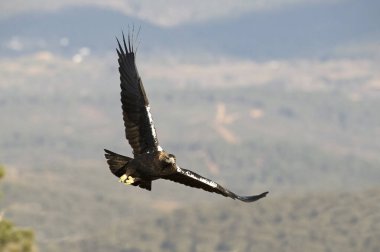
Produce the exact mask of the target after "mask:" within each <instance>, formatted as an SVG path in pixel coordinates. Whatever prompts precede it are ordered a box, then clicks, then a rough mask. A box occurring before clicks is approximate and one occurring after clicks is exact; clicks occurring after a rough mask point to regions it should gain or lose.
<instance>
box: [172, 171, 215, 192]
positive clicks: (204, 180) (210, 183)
mask: <svg viewBox="0 0 380 252" xmlns="http://www.w3.org/2000/svg"><path fill="white" fill-rule="evenodd" d="M177 172H179V173H182V174H185V175H186V176H188V177H190V178H193V179H195V180H198V181H200V182H202V183H204V184H206V185H209V186H211V187H213V188H216V187H217V186H218V185H217V184H216V183H215V182H214V181H211V180H209V179H206V178H202V177H197V176H195V175H194V174H193V173H191V172H189V171H184V170H182V169H181V168H180V167H179V166H177Z"/></svg>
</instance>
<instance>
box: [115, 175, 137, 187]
mask: <svg viewBox="0 0 380 252" xmlns="http://www.w3.org/2000/svg"><path fill="white" fill-rule="evenodd" d="M135 181H136V180H135V178H133V177H132V176H127V175H125V174H124V175H123V176H121V177H120V179H119V182H120V183H123V184H127V185H131V184H133V183H135Z"/></svg>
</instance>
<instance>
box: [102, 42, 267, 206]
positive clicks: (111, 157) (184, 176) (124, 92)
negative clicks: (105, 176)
mask: <svg viewBox="0 0 380 252" xmlns="http://www.w3.org/2000/svg"><path fill="white" fill-rule="evenodd" d="M116 40H117V43H118V45H119V48H118V49H116V51H117V54H118V56H119V60H118V62H119V72H120V81H121V83H120V87H121V103H122V110H123V120H124V126H125V135H126V138H127V139H128V142H129V144H130V145H131V147H132V149H133V158H130V157H126V156H122V155H119V154H116V153H114V152H112V151H109V150H106V149H105V150H104V151H105V152H106V153H105V157H106V159H107V163H108V165H109V168H110V170H111V172H112V173H113V174H114V175H115V176H117V177H118V178H119V181H120V182H122V183H124V184H127V185H133V186H139V187H141V188H144V189H146V190H149V191H150V190H151V189H152V181H153V180H156V179H167V180H171V181H174V182H177V183H181V184H184V185H187V186H191V187H195V188H201V189H203V190H205V191H208V192H214V193H218V194H221V195H223V196H225V197H230V198H232V199H238V200H241V201H244V202H253V201H256V200H258V199H260V198H263V197H265V196H266V195H267V193H268V192H264V193H262V194H259V195H253V196H239V195H237V194H235V193H233V192H231V191H229V190H227V189H226V188H224V187H222V186H221V185H219V184H218V183H216V182H214V181H212V180H210V179H207V178H205V177H202V176H201V175H199V174H197V173H195V172H192V171H190V170H186V169H184V168H181V167H179V166H178V165H177V160H176V157H175V156H174V155H173V154H169V153H167V152H166V151H164V150H163V149H162V148H161V146H160V145H159V144H158V139H157V134H156V129H155V127H154V124H153V119H152V115H151V113H150V106H149V102H148V98H147V96H146V93H145V90H144V86H143V83H142V81H141V78H140V75H139V74H138V72H137V68H136V64H135V50H134V48H133V44H132V43H131V39H130V36H129V35H128V44H127V43H126V42H125V37H124V35H123V45H124V47H123V46H122V45H121V44H120V42H119V40H118V39H117V38H116Z"/></svg>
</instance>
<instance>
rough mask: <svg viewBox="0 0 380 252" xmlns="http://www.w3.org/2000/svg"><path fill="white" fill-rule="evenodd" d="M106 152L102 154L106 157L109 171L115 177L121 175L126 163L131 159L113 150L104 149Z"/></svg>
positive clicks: (124, 170)
mask: <svg viewBox="0 0 380 252" xmlns="http://www.w3.org/2000/svg"><path fill="white" fill-rule="evenodd" d="M104 151H105V152H106V153H105V154H104V156H105V157H106V159H107V163H108V166H109V168H110V170H111V172H112V173H113V174H114V175H115V176H116V177H119V178H120V177H121V176H122V175H123V174H125V172H126V171H127V163H128V162H129V161H130V160H131V159H132V158H129V157H126V156H122V155H120V154H117V153H115V152H112V151H109V150H106V149H104Z"/></svg>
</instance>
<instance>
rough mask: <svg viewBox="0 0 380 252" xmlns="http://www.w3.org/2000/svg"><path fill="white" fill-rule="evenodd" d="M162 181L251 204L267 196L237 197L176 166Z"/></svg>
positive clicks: (263, 194)
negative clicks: (166, 180) (174, 171)
mask: <svg viewBox="0 0 380 252" xmlns="http://www.w3.org/2000/svg"><path fill="white" fill-rule="evenodd" d="M162 178H164V179H168V180H171V181H174V182H177V183H181V184H184V185H187V186H191V187H195V188H201V189H203V190H205V191H208V192H214V193H218V194H221V195H223V196H225V197H230V198H233V199H238V200H241V201H244V202H253V201H256V200H258V199H261V198H263V197H265V196H266V195H267V193H268V192H264V193H262V194H259V195H253V196H239V195H237V194H235V193H233V192H231V191H229V190H227V189H226V188H224V187H222V186H221V185H219V184H217V183H215V182H214V181H212V180H209V179H207V178H204V177H202V176H201V175H199V174H196V173H195V172H192V171H190V170H186V169H183V168H180V167H178V166H177V172H176V173H173V174H171V175H168V176H164V177H162Z"/></svg>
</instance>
